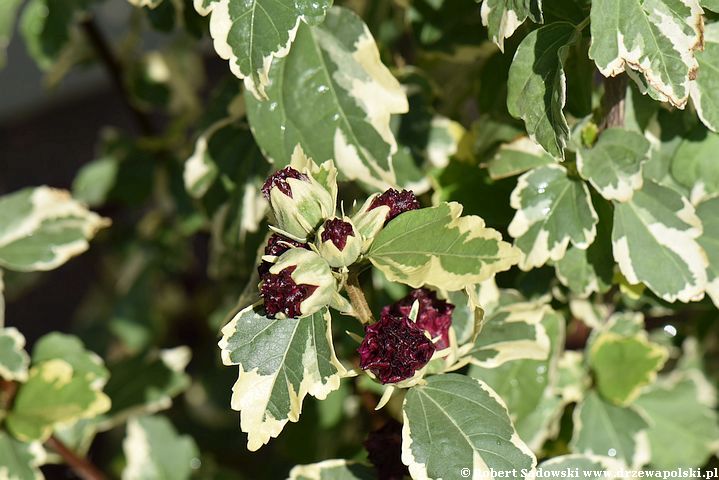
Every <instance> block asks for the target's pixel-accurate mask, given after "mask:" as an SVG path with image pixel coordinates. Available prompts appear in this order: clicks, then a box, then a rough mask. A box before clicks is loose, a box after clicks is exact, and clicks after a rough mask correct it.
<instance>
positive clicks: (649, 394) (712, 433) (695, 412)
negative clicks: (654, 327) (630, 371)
mask: <svg viewBox="0 0 719 480" xmlns="http://www.w3.org/2000/svg"><path fill="white" fill-rule="evenodd" d="M696 373H698V374H699V375H702V374H701V373H700V372H696ZM705 388H709V389H710V390H711V393H712V394H710V395H708V397H709V399H707V398H706V397H707V395H703V394H702V390H703V389H705ZM707 400H710V401H707ZM715 400H716V392H715V391H714V389H713V387H712V386H711V384H710V383H709V382H708V381H707V380H706V378H704V377H703V376H702V384H700V383H698V382H697V381H696V380H695V377H693V376H691V375H686V374H684V373H682V374H679V375H670V376H669V377H667V378H663V379H661V380H660V381H659V382H658V383H656V384H654V385H652V386H651V387H649V388H648V389H646V390H645V391H644V392H642V395H641V396H640V397H639V398H638V399H637V400H636V402H635V405H636V408H637V409H639V411H641V412H642V413H643V414H644V416H645V417H646V418H647V420H648V421H649V430H648V432H647V435H648V437H649V445H650V447H651V452H652V459H651V464H652V466H653V467H656V468H658V469H663V470H670V469H675V468H680V467H701V466H703V465H705V464H706V462H707V461H708V460H709V457H710V456H711V455H712V454H716V453H717V451H719V418H717V413H716V410H715V409H716V401H715Z"/></svg>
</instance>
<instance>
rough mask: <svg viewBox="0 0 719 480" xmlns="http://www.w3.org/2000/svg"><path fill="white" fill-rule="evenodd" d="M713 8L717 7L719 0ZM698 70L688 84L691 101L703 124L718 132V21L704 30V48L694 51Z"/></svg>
mask: <svg viewBox="0 0 719 480" xmlns="http://www.w3.org/2000/svg"><path fill="white" fill-rule="evenodd" d="M715 8H719V2H717V5H716V7H715ZM695 55H696V58H697V62H698V63H699V71H698V72H697V78H696V80H694V81H693V82H691V83H690V84H689V92H690V93H691V97H692V103H693V104H694V107H695V108H696V109H697V114H699V118H701V119H702V122H704V125H706V126H707V127H708V128H710V129H712V130H713V131H715V132H719V80H718V79H717V74H716V72H717V71H719V23H712V24H710V25H707V26H706V29H705V30H704V50H702V51H698V52H696V54H695Z"/></svg>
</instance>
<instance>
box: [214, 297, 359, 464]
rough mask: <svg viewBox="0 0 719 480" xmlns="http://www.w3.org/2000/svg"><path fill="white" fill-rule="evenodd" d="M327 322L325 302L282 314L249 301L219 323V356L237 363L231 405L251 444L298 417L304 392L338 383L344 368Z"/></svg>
mask: <svg viewBox="0 0 719 480" xmlns="http://www.w3.org/2000/svg"><path fill="white" fill-rule="evenodd" d="M330 322H331V317H330V313H329V310H328V309H327V308H324V309H322V310H320V311H319V312H317V313H315V314H313V315H310V316H308V317H304V318H290V319H281V320H280V319H271V318H267V317H265V316H264V315H262V314H261V313H260V312H258V311H257V310H256V309H255V307H252V306H251V307H248V308H246V309H244V310H242V311H241V312H240V313H238V314H237V315H236V316H235V317H234V318H233V319H232V321H230V323H228V324H227V325H225V327H224V328H223V329H222V334H223V337H222V340H220V344H219V345H220V348H221V349H222V361H223V363H224V364H225V365H239V370H240V375H239V378H238V379H237V382H236V383H235V385H234V387H232V391H233V395H232V403H231V406H232V408H233V409H234V410H239V411H240V418H241V420H240V427H241V428H242V431H243V432H245V433H247V434H248V439H247V448H248V449H249V450H251V451H255V450H257V449H259V448H260V447H261V446H262V445H264V444H266V443H267V442H269V440H270V438H274V437H277V436H278V435H279V434H280V432H281V431H282V429H283V428H284V426H285V424H286V423H287V422H288V421H292V422H296V421H297V420H298V419H299V416H300V412H301V411H302V402H303V401H304V398H305V396H306V395H307V394H309V395H312V396H313V397H315V398H318V399H320V400H322V399H324V398H326V397H327V395H328V394H329V393H331V392H333V391H334V390H337V389H338V388H339V385H340V378H342V377H343V376H346V375H347V371H346V370H345V368H344V367H343V366H342V364H341V363H340V362H339V360H337V357H336V356H335V352H334V346H333V345H332V329H331V325H330Z"/></svg>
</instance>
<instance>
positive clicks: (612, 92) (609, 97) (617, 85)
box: [600, 73, 627, 130]
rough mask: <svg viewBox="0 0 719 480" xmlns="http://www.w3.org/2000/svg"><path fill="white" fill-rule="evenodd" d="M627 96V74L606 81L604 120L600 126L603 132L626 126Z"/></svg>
mask: <svg viewBox="0 0 719 480" xmlns="http://www.w3.org/2000/svg"><path fill="white" fill-rule="evenodd" d="M626 95H627V74H626V73H620V74H619V75H617V76H616V77H606V78H605V79H604V96H603V97H602V110H603V112H604V119H603V120H602V123H601V125H600V129H601V130H605V129H607V128H611V127H623V126H624V110H625V98H626Z"/></svg>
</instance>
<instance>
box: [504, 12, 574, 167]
mask: <svg viewBox="0 0 719 480" xmlns="http://www.w3.org/2000/svg"><path fill="white" fill-rule="evenodd" d="M578 35H579V33H578V31H577V29H576V28H575V27H574V25H572V24H571V23H568V22H555V23H552V24H550V25H546V26H544V27H541V28H539V29H537V30H534V31H533V32H531V33H530V34H529V35H527V36H526V37H525V38H524V40H522V43H521V44H520V45H519V48H518V49H517V53H516V54H515V55H514V60H513V61H512V66H511V67H510V68H509V80H508V84H507V88H508V91H507V108H508V109H509V113H511V114H512V116H514V117H516V118H521V119H522V120H524V124H525V127H526V129H527V133H528V134H529V137H530V138H531V139H532V140H534V141H535V142H537V143H538V144H540V145H541V146H542V148H544V150H546V151H547V153H549V154H550V155H552V156H554V157H557V158H560V159H563V158H564V147H565V146H566V145H567V140H568V139H569V125H568V124H567V119H566V118H565V117H564V112H563V111H562V110H563V109H564V104H565V103H566V78H565V75H564V66H563V63H564V60H565V59H566V57H567V54H568V47H569V45H571V44H572V43H574V41H575V40H576V38H577V37H578Z"/></svg>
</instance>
